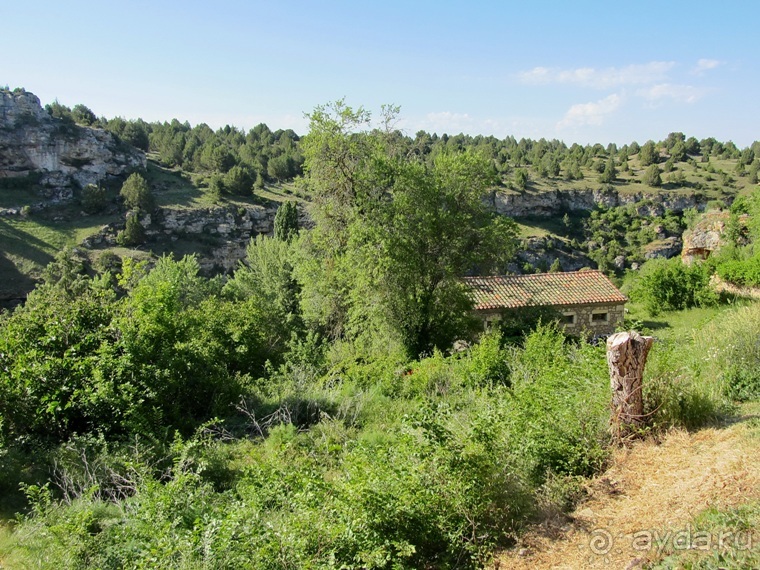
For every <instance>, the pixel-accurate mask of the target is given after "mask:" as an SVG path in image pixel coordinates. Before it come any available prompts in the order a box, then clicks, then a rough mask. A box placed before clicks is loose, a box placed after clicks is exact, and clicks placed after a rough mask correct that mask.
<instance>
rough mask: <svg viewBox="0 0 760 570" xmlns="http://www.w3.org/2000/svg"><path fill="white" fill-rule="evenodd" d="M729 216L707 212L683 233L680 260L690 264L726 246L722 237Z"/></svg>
mask: <svg viewBox="0 0 760 570" xmlns="http://www.w3.org/2000/svg"><path fill="white" fill-rule="evenodd" d="M729 218H730V214H729V213H728V212H707V213H705V214H703V215H702V217H701V218H700V219H699V220H698V221H697V223H696V224H694V227H693V228H691V229H689V230H686V231H685V232H684V233H683V250H682V251H681V259H682V260H683V262H684V263H687V264H691V263H692V262H694V261H695V260H704V259H707V258H708V257H709V256H710V255H712V254H713V253H715V252H716V251H718V250H719V249H720V248H721V247H722V246H724V245H725V244H726V241H725V239H724V237H723V235H724V232H725V229H726V226H727V224H728V220H729Z"/></svg>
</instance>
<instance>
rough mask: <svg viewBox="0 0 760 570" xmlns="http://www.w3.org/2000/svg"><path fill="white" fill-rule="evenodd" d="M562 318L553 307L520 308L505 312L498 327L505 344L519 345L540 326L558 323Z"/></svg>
mask: <svg viewBox="0 0 760 570" xmlns="http://www.w3.org/2000/svg"><path fill="white" fill-rule="evenodd" d="M560 317H561V314H560V313H559V311H557V310H556V309H554V308H553V307H518V308H516V309H509V310H505V311H503V312H502V315H501V319H500V320H499V322H498V326H499V330H500V331H501V336H502V339H503V341H504V342H505V343H507V344H519V343H521V342H522V341H523V340H524V339H525V337H526V336H527V335H529V334H530V333H532V332H533V331H534V330H535V329H536V328H537V327H538V326H539V325H541V324H543V325H544V326H546V325H549V324H550V323H554V322H557V321H559V319H560Z"/></svg>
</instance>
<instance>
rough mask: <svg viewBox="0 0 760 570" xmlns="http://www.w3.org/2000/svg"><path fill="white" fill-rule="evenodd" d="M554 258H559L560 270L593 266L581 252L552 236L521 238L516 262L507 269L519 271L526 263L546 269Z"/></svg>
mask: <svg viewBox="0 0 760 570" xmlns="http://www.w3.org/2000/svg"><path fill="white" fill-rule="evenodd" d="M555 260H559V264H560V267H561V269H562V271H578V270H579V269H583V268H584V267H593V266H595V263H594V262H593V261H591V260H590V259H589V258H588V257H586V256H585V255H584V254H583V253H581V252H580V251H577V250H573V249H572V248H571V247H570V246H569V245H567V244H566V243H565V242H563V241H562V240H559V239H556V238H552V237H530V238H525V239H523V240H521V243H520V248H519V250H518V252H517V261H518V263H517V264H513V267H510V268H509V269H510V271H512V272H513V273H521V272H523V267H522V266H523V265H524V264H526V263H528V264H530V265H531V266H532V267H533V268H537V269H540V270H542V271H547V270H548V269H549V268H550V267H551V266H552V264H553V263H555Z"/></svg>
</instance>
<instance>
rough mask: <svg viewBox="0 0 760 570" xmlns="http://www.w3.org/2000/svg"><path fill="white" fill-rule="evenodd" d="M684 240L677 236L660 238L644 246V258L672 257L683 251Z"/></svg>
mask: <svg viewBox="0 0 760 570" xmlns="http://www.w3.org/2000/svg"><path fill="white" fill-rule="evenodd" d="M682 247H683V242H682V241H681V239H680V238H678V237H676V236H671V237H666V238H664V239H658V240H657V241H653V242H652V243H650V244H647V245H646V246H644V259H655V258H658V257H662V258H665V259H670V258H671V257H675V256H676V255H678V254H679V253H681V248H682Z"/></svg>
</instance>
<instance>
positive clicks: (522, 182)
mask: <svg viewBox="0 0 760 570" xmlns="http://www.w3.org/2000/svg"><path fill="white" fill-rule="evenodd" d="M528 180H529V177H528V171H527V170H525V169H524V168H518V169H517V170H515V177H514V185H515V188H517V189H518V190H525V188H526V187H527V186H528Z"/></svg>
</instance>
